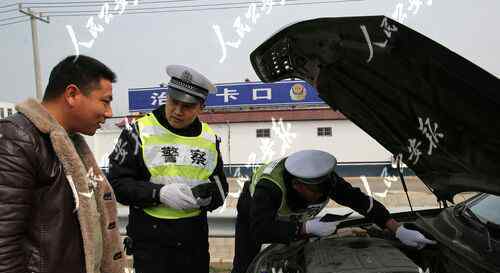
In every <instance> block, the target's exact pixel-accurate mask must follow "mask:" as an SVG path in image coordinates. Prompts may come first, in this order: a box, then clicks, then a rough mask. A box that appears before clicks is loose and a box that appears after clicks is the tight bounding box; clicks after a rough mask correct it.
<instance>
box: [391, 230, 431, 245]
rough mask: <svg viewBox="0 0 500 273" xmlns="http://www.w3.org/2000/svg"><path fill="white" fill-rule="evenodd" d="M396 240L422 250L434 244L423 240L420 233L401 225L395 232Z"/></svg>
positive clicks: (425, 239) (423, 237)
mask: <svg viewBox="0 0 500 273" xmlns="http://www.w3.org/2000/svg"><path fill="white" fill-rule="evenodd" d="M396 238H398V239H399V240H400V241H401V243H403V244H405V245H407V246H412V247H416V248H418V249H422V248H423V247H424V246H425V245H427V244H432V245H433V244H436V242H435V241H432V240H429V239H427V238H425V236H424V235H422V233H420V232H418V231H416V230H411V229H407V228H405V227H403V226H402V225H401V226H399V227H398V229H397V230H396Z"/></svg>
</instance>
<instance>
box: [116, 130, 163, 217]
mask: <svg viewBox="0 0 500 273" xmlns="http://www.w3.org/2000/svg"><path fill="white" fill-rule="evenodd" d="M150 177H151V174H150V173H149V171H148V169H147V168H146V165H145V164H144V160H143V158H142V148H141V143H140V139H139V135H138V134H137V126H136V124H134V125H132V126H131V128H125V129H123V131H122V133H121V134H120V137H119V139H118V142H117V143H116V146H115V148H114V150H113V152H112V153H111V154H110V156H109V174H108V180H109V182H110V184H111V186H112V187H113V190H114V192H115V195H116V199H117V201H118V202H120V203H122V204H124V205H130V206H138V207H150V206H156V205H158V204H159V198H158V196H159V191H160V188H161V187H162V186H163V185H157V184H154V183H151V182H149V179H150Z"/></svg>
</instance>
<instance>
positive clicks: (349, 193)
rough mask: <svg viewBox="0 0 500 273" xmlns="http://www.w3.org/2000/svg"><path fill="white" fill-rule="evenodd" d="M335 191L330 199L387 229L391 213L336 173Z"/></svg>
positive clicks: (334, 176) (333, 174)
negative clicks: (386, 224) (386, 225)
mask: <svg viewBox="0 0 500 273" xmlns="http://www.w3.org/2000/svg"><path fill="white" fill-rule="evenodd" d="M332 178H333V185H334V186H333V190H332V192H331V194H330V198H331V199H333V200H335V202H337V203H339V204H340V205H343V206H346V207H350V208H351V209H353V210H354V211H356V212H358V213H359V214H361V215H363V216H365V217H366V218H368V219H369V220H370V221H372V222H374V223H376V224H377V225H378V226H379V227H381V228H385V223H386V222H387V220H389V219H390V214H389V211H388V210H387V209H386V208H385V207H384V205H382V204H381V203H380V202H378V201H377V200H375V199H373V198H372V197H371V196H368V195H366V194H364V193H363V192H362V191H361V190H360V189H359V188H356V187H353V186H352V185H351V184H349V183H348V182H347V181H345V180H344V179H343V178H342V177H340V176H338V175H337V174H336V173H335V172H333V173H332Z"/></svg>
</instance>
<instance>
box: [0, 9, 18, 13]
mask: <svg viewBox="0 0 500 273" xmlns="http://www.w3.org/2000/svg"><path fill="white" fill-rule="evenodd" d="M13 11H17V9H9V10H0V13H7V12H13Z"/></svg>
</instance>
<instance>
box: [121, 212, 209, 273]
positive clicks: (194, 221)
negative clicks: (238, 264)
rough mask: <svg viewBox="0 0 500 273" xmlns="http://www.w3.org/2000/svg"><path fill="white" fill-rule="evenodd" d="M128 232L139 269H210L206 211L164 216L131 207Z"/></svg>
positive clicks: (203, 272)
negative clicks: (150, 214)
mask: <svg viewBox="0 0 500 273" xmlns="http://www.w3.org/2000/svg"><path fill="white" fill-rule="evenodd" d="M127 234H128V236H129V237H130V238H131V239H132V255H133V258H134V269H135V272H136V273H185V272H196V273H198V272H200V273H208V272H209V265H210V254H209V252H208V223H207V217H206V213H203V214H202V215H200V216H196V217H190V218H183V219H177V220H164V219H158V218H154V217H151V216H149V215H147V214H146V213H144V212H143V211H142V209H137V208H132V207H131V208H130V216H129V225H128V226H127Z"/></svg>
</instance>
